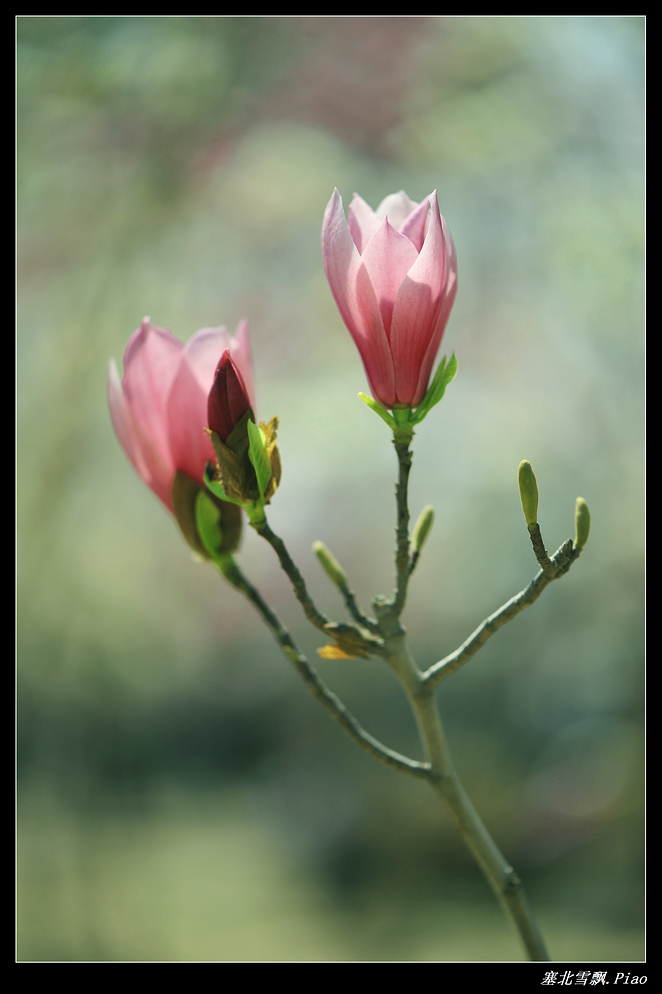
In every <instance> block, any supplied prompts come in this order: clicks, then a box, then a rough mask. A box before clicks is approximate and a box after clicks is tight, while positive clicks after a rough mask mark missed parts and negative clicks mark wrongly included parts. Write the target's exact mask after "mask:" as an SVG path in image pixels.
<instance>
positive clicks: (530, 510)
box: [517, 459, 538, 525]
mask: <svg viewBox="0 0 662 994" xmlns="http://www.w3.org/2000/svg"><path fill="white" fill-rule="evenodd" d="M517 479H518V482H519V496H520V500H521V501H522V510H523V511H524V517H525V518H526V523H527V525H535V524H537V522H538V484H537V483H536V477H535V473H534V472H533V469H532V467H531V463H530V462H529V461H528V460H527V459H522V461H521V463H520V464H519V469H518V471H517Z"/></svg>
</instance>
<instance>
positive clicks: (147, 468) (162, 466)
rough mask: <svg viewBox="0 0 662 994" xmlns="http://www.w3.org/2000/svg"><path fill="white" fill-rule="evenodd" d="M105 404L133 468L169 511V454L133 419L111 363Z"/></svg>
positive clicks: (171, 473)
mask: <svg viewBox="0 0 662 994" xmlns="http://www.w3.org/2000/svg"><path fill="white" fill-rule="evenodd" d="M108 404H109V407H110V416H111V418H112V422H113V427H114V428H115V432H116V434H117V437H118V439H119V441H120V444H121V445H122V448H123V449H124V451H125V452H126V454H127V456H128V457H129V459H130V460H131V463H132V464H133V467H134V469H135V470H136V472H137V473H138V475H139V476H140V478H141V479H142V480H143V482H144V483H146V484H147V486H148V487H149V488H150V489H151V490H153V491H154V493H155V494H156V496H157V497H158V498H159V499H160V500H162V501H163V503H164V504H165V506H166V507H167V508H168V510H170V511H172V502H171V499H170V486H171V483H172V478H173V476H174V472H175V469H174V466H173V465H172V462H171V460H170V454H169V452H163V451H161V450H160V449H159V448H158V447H157V446H155V445H154V444H153V442H152V440H151V439H150V437H149V435H147V434H146V433H145V431H144V429H143V428H142V426H141V424H140V423H139V422H138V421H137V420H136V419H135V418H134V416H133V413H132V411H131V408H130V407H129V405H128V403H127V400H126V397H125V396H124V393H123V391H122V385H121V383H120V378H119V373H118V372H117V367H116V366H115V363H114V362H112V363H111V364H110V374H109V377H108Z"/></svg>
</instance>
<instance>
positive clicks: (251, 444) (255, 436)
mask: <svg viewBox="0 0 662 994" xmlns="http://www.w3.org/2000/svg"><path fill="white" fill-rule="evenodd" d="M247 428H248V455H249V458H250V461H251V462H252V463H253V469H254V470H255V476H256V478H257V485H258V489H259V491H260V496H261V497H262V499H263V500H264V495H265V493H266V492H267V487H268V486H269V481H270V480H271V460H270V459H269V453H268V452H267V436H266V435H265V434H264V432H263V431H262V429H261V428H260V427H259V425H256V424H255V423H254V422H253V421H249V422H248V424H247Z"/></svg>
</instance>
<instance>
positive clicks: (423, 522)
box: [411, 504, 434, 552]
mask: <svg viewBox="0 0 662 994" xmlns="http://www.w3.org/2000/svg"><path fill="white" fill-rule="evenodd" d="M433 524H434V509H433V507H432V505H431V504H428V505H427V506H426V507H424V508H423V510H422V511H421V513H420V514H419V516H418V521H417V522H416V524H415V526H414V533H413V535H412V537H411V547H412V550H413V551H414V552H420V551H421V549H422V548H423V546H424V545H425V542H426V541H427V537H428V535H429V534H430V532H431V531H432V525H433Z"/></svg>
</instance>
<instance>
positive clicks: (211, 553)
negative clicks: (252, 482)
mask: <svg viewBox="0 0 662 994" xmlns="http://www.w3.org/2000/svg"><path fill="white" fill-rule="evenodd" d="M170 494H171V499H172V505H173V510H174V513H175V518H176V519H177V523H178V525H179V527H180V529H181V531H182V533H183V535H184V538H185V539H186V541H187V542H188V544H189V545H190V547H191V548H192V549H193V551H194V552H195V553H197V555H199V556H201V557H202V558H203V559H214V560H215V559H216V558H217V557H218V556H219V555H221V554H226V553H230V552H234V551H235V549H237V548H238V546H239V542H240V539H241V526H242V519H241V511H240V510H239V508H238V507H235V506H234V504H229V503H228V502H227V501H225V500H224V498H222V497H221V495H220V494H217V493H213V492H210V491H207V490H205V489H204V488H203V487H201V486H200V484H199V483H197V482H196V481H195V480H192V479H191V478H190V477H189V476H187V475H186V474H185V473H176V474H175V477H174V479H173V482H172V487H171V491H170Z"/></svg>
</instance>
